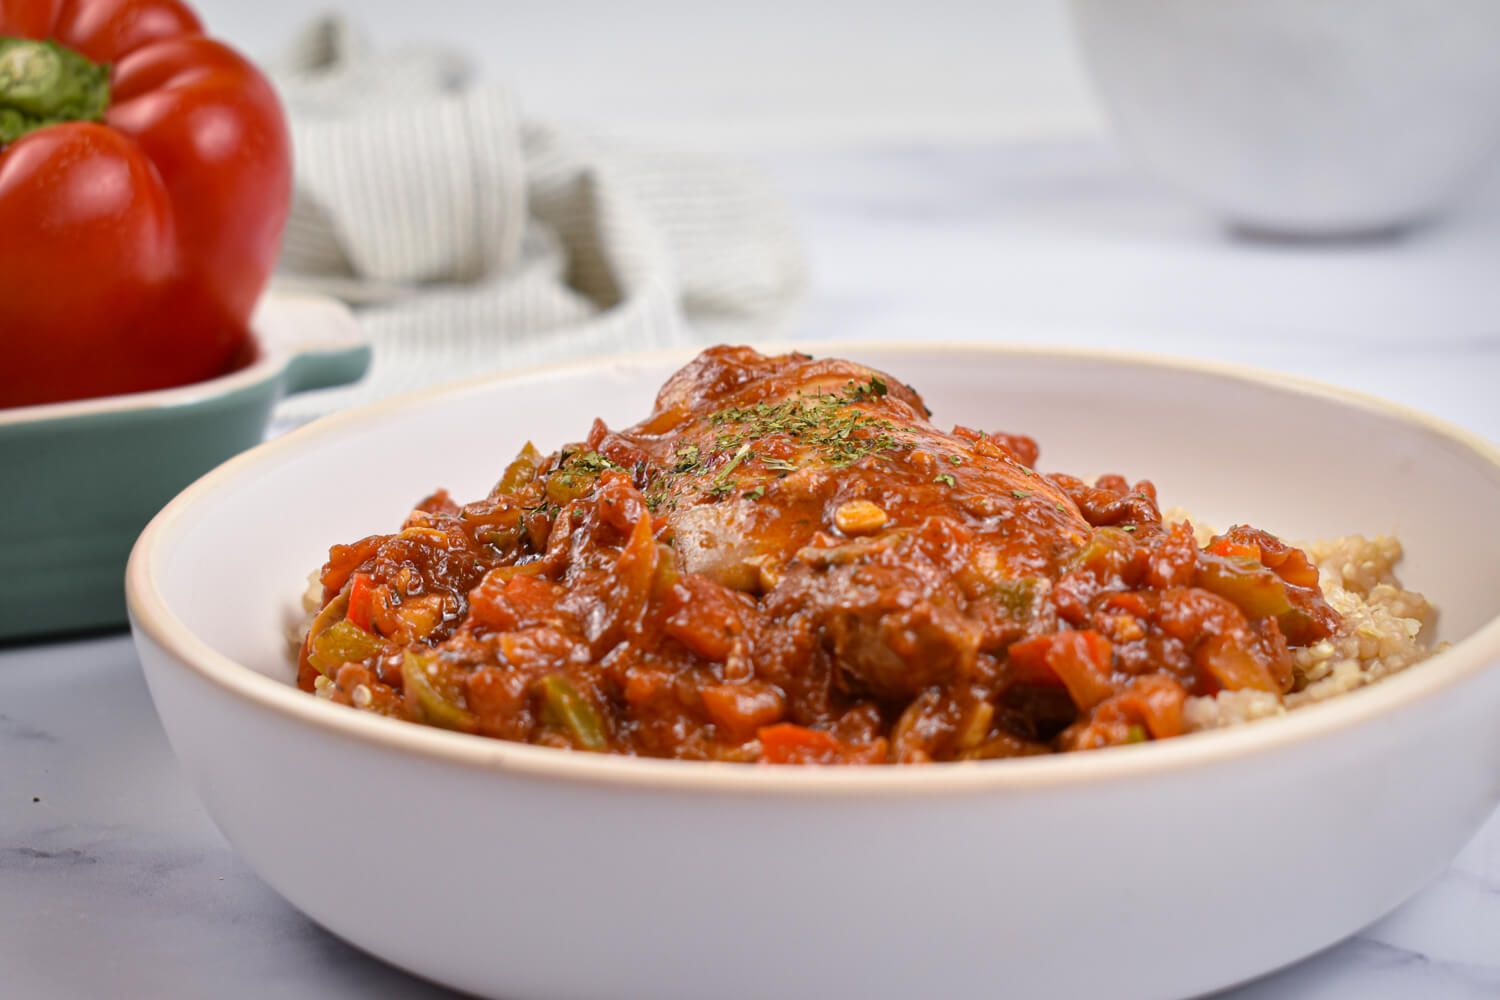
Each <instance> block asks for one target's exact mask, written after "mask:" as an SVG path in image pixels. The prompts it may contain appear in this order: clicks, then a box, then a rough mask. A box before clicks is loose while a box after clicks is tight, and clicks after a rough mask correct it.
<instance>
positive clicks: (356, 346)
mask: <svg viewBox="0 0 1500 1000" xmlns="http://www.w3.org/2000/svg"><path fill="white" fill-rule="evenodd" d="M252 323H253V325H254V327H255V330H256V333H257V335H258V336H259V337H260V339H261V342H262V344H264V345H265V348H266V349H267V350H269V351H274V352H275V353H276V354H277V355H278V356H280V357H281V358H283V359H284V360H285V367H284V368H283V370H282V375H281V392H282V395H285V396H290V395H292V394H294V393H299V392H309V391H311V390H313V389H330V388H333V387H334V386H340V385H349V384H350V383H353V382H358V381H359V380H360V379H361V378H363V377H364V374H365V372H367V371H368V370H369V368H370V354H371V352H370V344H369V341H367V340H366V339H365V337H364V334H363V333H361V332H360V328H359V322H358V321H357V320H356V319H355V318H354V314H353V313H352V312H350V311H349V308H348V307H347V306H345V305H344V304H343V303H342V302H339V301H337V300H336V299H330V298H326V297H324V296H321V295H288V294H284V293H275V294H272V295H268V296H266V298H265V299H264V300H262V302H261V304H260V306H259V308H258V309H257V310H256V313H255V317H254V319H253V320H252Z"/></svg>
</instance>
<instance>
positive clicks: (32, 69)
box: [0, 36, 109, 145]
mask: <svg viewBox="0 0 1500 1000" xmlns="http://www.w3.org/2000/svg"><path fill="white" fill-rule="evenodd" d="M108 107H109V67H108V66H106V65H104V64H102V63H95V62H90V61H89V60H88V59H85V58H84V57H83V56H81V55H79V54H78V53H77V52H74V51H73V50H72V49H69V48H64V47H63V46H61V45H58V44H57V43H56V42H53V41H36V40H34V39H30V38H11V37H5V36H0V145H5V144H7V143H12V142H15V141H16V140H17V139H19V138H20V137H21V136H23V135H25V134H26V133H28V132H34V131H36V130H37V129H39V128H45V127H47V126H48V125H56V124H59V123H60V122H77V121H94V122H96V121H101V120H102V119H103V118H104V110H105V109H106V108H108Z"/></svg>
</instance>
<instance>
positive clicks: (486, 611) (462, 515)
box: [299, 347, 1339, 764]
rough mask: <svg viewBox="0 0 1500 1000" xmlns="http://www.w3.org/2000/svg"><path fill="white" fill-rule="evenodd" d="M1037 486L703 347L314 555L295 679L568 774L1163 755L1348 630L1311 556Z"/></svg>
mask: <svg viewBox="0 0 1500 1000" xmlns="http://www.w3.org/2000/svg"><path fill="white" fill-rule="evenodd" d="M1037 459H1038V454H1037V447H1036V445H1035V443H1034V442H1033V441H1032V440H1031V439H1030V438H1028V437H1024V436H1021V435H1013V434H1005V433H994V432H990V433H986V432H984V431H979V430H973V429H969V428H964V427H956V428H954V429H952V430H951V431H947V432H945V431H942V430H939V429H938V428H937V427H935V426H934V425H933V424H932V423H931V422H930V421H929V420H928V411H927V408H926V406H925V405H924V404H923V402H922V400H921V398H920V397H919V396H918V395H917V394H916V392H915V391H914V390H912V389H911V388H910V387H908V386H905V385H903V384H901V383H899V382H897V381H895V380H894V379H892V378H891V377H890V376H888V375H885V374H883V373H880V372H876V371H872V370H871V369H868V368H865V367H863V366H860V365H856V364H853V363H851V362H847V361H840V360H831V359H825V360H817V359H813V358H810V357H807V356H805V355H800V354H787V355H782V356H778V357H767V356H763V355H761V354H758V353H757V352H755V351H753V350H750V349H748V348H732V347H717V348H712V349H710V350H708V351H705V352H704V353H703V354H702V355H700V356H699V357H698V358H697V359H695V360H694V361H693V362H691V363H690V364H689V365H688V366H686V367H685V368H684V369H682V370H681V371H679V372H678V373H676V374H675V375H674V376H672V378H671V379H670V380H669V381H668V382H667V384H666V385H665V386H664V387H663V389H662V391H661V393H660V395H659V396H658V398H657V402H656V406H655V407H654V410H653V412H652V413H651V414H650V415H649V416H648V417H647V418H646V419H645V420H643V421H642V422H640V423H639V424H636V425H635V426H633V427H630V428H627V429H624V430H618V431H617V430H611V429H610V428H608V427H607V426H605V425H604V424H603V423H602V422H599V421H595V422H594V425H593V427H592V429H591V430H590V432H589V434H588V435H587V437H586V438H585V439H584V440H582V441H580V442H577V443H575V444H571V445H569V446H567V447H565V448H562V449H560V450H559V451H557V452H554V453H552V454H550V455H542V454H541V453H540V452H538V451H537V450H536V449H535V448H534V447H532V446H531V445H527V447H526V448H525V449H523V451H522V452H521V454H520V455H519V456H518V457H517V458H516V460H515V461H514V462H512V463H511V464H510V465H509V467H507V468H506V469H505V470H504V473H503V475H502V476H501V478H500V481H499V482H498V483H497V485H496V486H495V488H494V489H493V490H492V491H491V492H490V494H489V496H487V497H485V498H484V499H481V500H478V501H475V502H472V503H468V504H462V505H461V504H459V503H457V502H456V501H454V500H453V499H452V498H450V497H449V496H448V495H447V494H446V493H443V492H439V493H437V494H435V495H433V496H430V497H428V498H427V499H426V500H424V501H422V503H420V504H419V505H418V507H417V508H416V509H415V510H414V511H413V512H412V513H411V515H410V516H409V517H408V518H407V520H406V523H405V524H404V525H403V527H402V528H401V530H400V531H398V532H396V533H395V534H391V535H378V536H373V537H370V538H366V539H362V540H359V541H357V542H354V543H352V544H349V545H336V546H334V547H333V549H332V550H330V555H329V560H328V563H327V564H326V565H325V566H324V568H323V572H322V577H321V580H322V585H323V602H324V607H323V611H322V612H321V613H320V614H319V616H318V618H317V620H316V621H315V622H314V624H313V627H312V628H311V630H310V631H309V633H308V637H307V639H306V641H305V642H304V644H303V648H302V652H301V656H300V662H299V684H300V685H301V686H302V687H303V688H305V689H307V690H309V691H315V692H317V693H318V694H320V695H322V696H323V697H326V698H330V699H332V700H334V701H337V702H340V703H344V704H348V705H352V706H354V707H356V708H359V709H362V710H365V711H372V712H377V713H380V714H384V715H388V716H392V717H395V718H399V719H405V720H409V721H413V722H420V723H426V724H429V725H436V726H442V727H445V728H449V729H455V730H460V731H463V732H470V733H476V734H479V735H482V736H489V737H494V738H498V739H507V740H515V741H521V742H526V743H533V744H539V745H544V746H554V747H562V748H571V749H576V750H587V751H597V752H613V753H623V754H635V755H642V756H651V757H671V758H680V759H692V760H725V761H746V762H766V763H787V764H793V763H816V764H839V763H847V764H855V763H916V762H924V761H951V760H976V759H985V758H997V757H1015V756H1027V755H1033V754H1043V753H1054V752H1060V751H1071V750H1086V749H1094V748H1099V747H1106V746H1113V745H1117V744H1124V743H1135V742H1143V741H1146V740H1157V739H1166V738H1170V737H1173V736H1177V735H1180V734H1181V733H1182V732H1183V731H1184V722H1183V705H1184V702H1185V700H1186V699H1187V698H1188V697H1189V696H1193V695H1208V694H1213V693H1216V692H1218V691H1220V690H1239V689H1247V688H1248V689H1254V690H1259V691H1266V692H1271V693H1273V694H1276V695H1281V694H1284V693H1286V692H1287V691H1289V690H1290V689H1291V687H1292V685H1293V683H1294V678H1293V671H1292V661H1291V653H1290V649H1291V648H1292V647H1294V646H1298V645H1303V644H1307V643H1312V642H1316V641H1318V640H1319V639H1321V638H1323V637H1325V636H1327V635H1329V634H1331V633H1332V632H1333V630H1334V629H1335V628H1336V627H1337V625H1338V623H1339V619H1338V616H1337V614H1336V613H1335V612H1334V611H1333V610H1332V609H1330V608H1329V607H1328V605H1327V604H1326V603H1325V602H1324V600H1323V598H1322V595H1321V593H1320V591H1319V590H1318V580H1317V570H1316V568H1315V567H1313V566H1312V565H1311V563H1310V562H1309V561H1308V559H1307V557H1306V556H1305V555H1304V554H1303V553H1302V552H1301V551H1300V550H1298V549H1295V548H1292V547H1290V546H1288V545H1286V544H1284V543H1283V542H1281V541H1280V540H1278V539H1277V538H1275V537H1274V536H1272V535H1270V534H1268V533H1266V532H1263V531H1260V530H1258V529H1255V528H1251V527H1246V526H1238V527H1235V528H1232V529H1231V530H1230V531H1228V532H1227V533H1225V534H1223V535H1221V536H1219V537H1218V538H1215V539H1214V540H1213V541H1212V542H1211V543H1210V544H1208V545H1207V546H1202V547H1200V546H1199V545H1198V544H1197V542H1196V541H1195V540H1194V535H1193V531H1192V529H1191V527H1190V526H1189V525H1187V524H1185V523H1179V524H1173V525H1168V524H1165V523H1163V520H1162V516H1161V513H1160V510H1159V509H1158V506H1157V499H1156V491H1155V489H1154V487H1153V486H1152V485H1151V483H1150V482H1147V481H1141V482H1136V483H1130V482H1128V481H1126V480H1125V479H1123V478H1121V477H1119V476H1104V477H1102V478H1100V479H1098V480H1096V481H1095V482H1093V483H1086V482H1084V481H1082V480H1080V479H1076V478H1074V477H1071V476H1067V475H1061V474H1050V475H1046V474H1042V473H1040V472H1038V471H1037V470H1036V469H1035V466H1036V463H1037Z"/></svg>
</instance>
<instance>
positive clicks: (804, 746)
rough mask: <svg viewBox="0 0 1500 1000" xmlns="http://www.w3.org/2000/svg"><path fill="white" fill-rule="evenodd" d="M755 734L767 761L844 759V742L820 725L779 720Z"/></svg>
mask: <svg viewBox="0 0 1500 1000" xmlns="http://www.w3.org/2000/svg"><path fill="white" fill-rule="evenodd" d="M757 735H759V736H760V751H761V752H760V757H761V760H763V761H765V762H766V763H767V764H837V763H839V762H840V761H841V760H842V759H843V750H844V747H843V744H841V743H840V742H839V741H838V740H836V739H834V738H833V737H832V736H830V735H829V734H828V733H825V732H823V731H822V730H821V729H808V728H807V727H806V726H798V725H794V724H792V723H790V722H782V723H778V724H777V725H774V726H766V727H764V728H762V729H761V730H760V731H759V733H758V734H757Z"/></svg>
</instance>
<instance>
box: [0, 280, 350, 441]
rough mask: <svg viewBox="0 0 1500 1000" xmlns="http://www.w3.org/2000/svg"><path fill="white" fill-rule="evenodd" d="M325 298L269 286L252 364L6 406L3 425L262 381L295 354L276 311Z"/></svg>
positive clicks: (152, 406)
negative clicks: (183, 380) (155, 384)
mask: <svg viewBox="0 0 1500 1000" xmlns="http://www.w3.org/2000/svg"><path fill="white" fill-rule="evenodd" d="M327 301H331V300H328V299H327V298H326V297H320V296H317V295H312V294H307V293H302V292H285V291H279V290H277V289H270V290H268V291H267V292H266V293H265V295H263V296H262V297H261V299H260V301H259V302H257V303H256V306H255V312H254V313H253V314H252V315H251V317H250V329H249V335H248V341H249V344H250V346H251V347H252V348H253V350H254V354H253V355H252V356H251V358H250V360H249V362H248V363H246V364H244V365H242V366H240V367H239V368H236V369H234V370H233V371H230V372H225V373H224V374H223V375H216V376H214V377H213V378H209V379H203V380H202V381H199V382H189V383H188V384H187V385H177V386H170V387H168V388H166V389H149V390H147V391H145V392H125V393H118V394H116V395H112V396H94V397H91V398H88V399H69V400H64V401H62V402H59V403H36V404H33V405H31V406H12V407H7V408H4V409H0V428H5V427H15V426H20V425H23V424H35V423H46V422H50V421H54V420H58V421H61V420H71V419H74V418H78V417H92V416H97V415H100V414H108V413H127V412H136V411H145V410H165V409H170V408H173V407H182V406H191V405H193V404H195V403H202V402H205V401H207V400H210V399H217V398H219V397H221V396H228V395H230V394H232V393H234V392H237V391H239V390H240V389H244V388H247V387H249V386H254V385H260V384H262V383H264V382H267V381H269V380H271V379H274V378H276V377H277V376H278V375H280V374H281V373H282V372H283V371H285V370H286V367H287V365H288V364H289V363H290V362H291V360H292V358H293V357H295V356H296V354H297V351H296V349H295V348H294V347H293V346H292V345H288V344H283V343H281V342H280V340H279V338H278V337H277V336H276V326H277V317H276V315H275V314H276V312H277V311H278V310H285V309H291V308H296V307H297V306H298V304H300V303H308V302H327Z"/></svg>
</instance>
